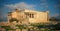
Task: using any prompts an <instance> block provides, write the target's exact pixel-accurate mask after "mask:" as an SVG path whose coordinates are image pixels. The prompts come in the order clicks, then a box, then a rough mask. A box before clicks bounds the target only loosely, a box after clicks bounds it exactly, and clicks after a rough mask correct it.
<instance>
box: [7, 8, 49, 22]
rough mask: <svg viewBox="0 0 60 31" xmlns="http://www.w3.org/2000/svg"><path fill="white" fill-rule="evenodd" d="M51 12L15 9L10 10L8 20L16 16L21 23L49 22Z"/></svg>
mask: <svg viewBox="0 0 60 31" xmlns="http://www.w3.org/2000/svg"><path fill="white" fill-rule="evenodd" d="M48 14H49V12H48V11H45V12H40V11H35V10H27V9H23V10H19V9H15V11H13V12H10V13H9V14H8V22H10V21H9V20H10V19H11V18H16V19H17V20H18V21H19V22H18V23H20V22H22V23H47V22H49V18H48V17H49V15H48Z"/></svg>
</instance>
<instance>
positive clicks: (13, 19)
mask: <svg viewBox="0 0 60 31" xmlns="http://www.w3.org/2000/svg"><path fill="white" fill-rule="evenodd" d="M9 21H10V22H13V21H16V22H18V20H17V19H16V18H11V19H10V20H9Z"/></svg>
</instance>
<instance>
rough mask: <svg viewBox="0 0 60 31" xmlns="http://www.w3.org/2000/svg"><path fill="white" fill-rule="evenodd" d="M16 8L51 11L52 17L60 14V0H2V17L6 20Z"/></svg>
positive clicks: (0, 17) (0, 5)
mask: <svg viewBox="0 0 60 31" xmlns="http://www.w3.org/2000/svg"><path fill="white" fill-rule="evenodd" d="M15 8H19V9H29V10H36V11H49V12H50V13H49V15H50V17H52V16H54V17H59V16H60V0H0V19H2V20H4V21H5V20H6V17H7V13H8V12H10V11H14V9H15Z"/></svg>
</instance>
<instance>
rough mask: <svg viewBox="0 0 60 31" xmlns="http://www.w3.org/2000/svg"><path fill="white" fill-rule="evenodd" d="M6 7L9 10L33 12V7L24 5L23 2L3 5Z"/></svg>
mask: <svg viewBox="0 0 60 31" xmlns="http://www.w3.org/2000/svg"><path fill="white" fill-rule="evenodd" d="M5 6H6V7H8V8H9V9H16V8H18V9H30V10H33V9H34V7H35V5H32V4H26V3H25V2H19V3H16V4H10V5H5Z"/></svg>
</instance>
